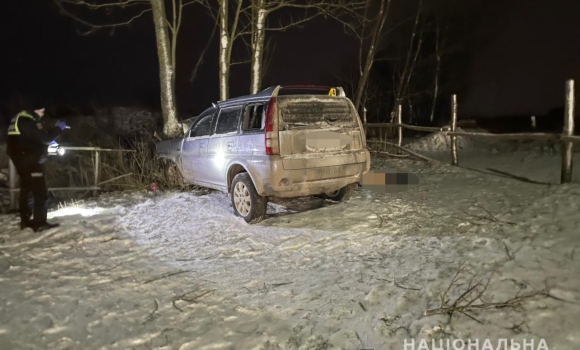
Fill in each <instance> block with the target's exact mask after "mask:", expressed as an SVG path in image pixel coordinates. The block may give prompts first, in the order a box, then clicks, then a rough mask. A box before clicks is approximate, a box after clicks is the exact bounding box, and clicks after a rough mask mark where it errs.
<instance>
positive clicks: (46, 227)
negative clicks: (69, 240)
mask: <svg viewBox="0 0 580 350" xmlns="http://www.w3.org/2000/svg"><path fill="white" fill-rule="evenodd" d="M58 226H60V224H49V223H48V222H43V223H41V224H36V225H33V230H34V232H42V231H46V230H50V229H51V228H55V227H58Z"/></svg>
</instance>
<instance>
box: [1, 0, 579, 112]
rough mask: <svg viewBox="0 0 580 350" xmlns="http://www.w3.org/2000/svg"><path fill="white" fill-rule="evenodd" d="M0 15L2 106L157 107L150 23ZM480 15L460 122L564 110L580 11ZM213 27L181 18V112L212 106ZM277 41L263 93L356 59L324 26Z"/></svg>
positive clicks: (321, 79) (549, 5)
mask: <svg viewBox="0 0 580 350" xmlns="http://www.w3.org/2000/svg"><path fill="white" fill-rule="evenodd" d="M474 2H477V0H474ZM0 6H1V7H2V8H1V11H0V12H1V14H0V16H1V17H2V18H1V19H0V26H1V34H2V47H3V48H4V50H2V51H3V53H2V61H3V63H2V64H1V65H0V69H1V70H2V72H1V74H0V76H1V77H2V79H1V83H0V101H2V102H5V101H7V100H8V99H9V98H10V97H11V96H13V95H14V94H15V93H22V94H28V93H34V94H42V95H43V96H45V97H48V98H51V99H52V100H54V101H57V102H68V103H79V104H83V103H86V102H88V101H95V102H97V103H99V104H103V105H137V104H139V105H147V106H151V107H158V105H159V92H158V72H157V56H156V55H157V54H156V49H155V38H154V35H153V24H152V21H151V17H150V15H149V16H147V15H146V16H144V17H143V18H142V19H140V20H138V21H136V22H135V23H134V24H132V25H131V27H127V28H119V29H117V30H116V31H115V33H114V35H110V33H109V32H108V31H102V32H100V33H98V34H96V35H90V36H79V35H78V34H77V31H76V30H77V28H79V25H78V24H77V23H75V22H73V20H71V19H70V18H67V17H65V16H61V15H59V14H58V11H57V9H56V7H55V6H54V5H53V3H52V0H3V1H2V4H1V5H0ZM479 8H480V10H481V11H480V12H481V13H480V15H481V19H480V20H479V21H478V22H477V25H478V26H479V28H477V32H479V33H484V35H485V36H486V38H487V39H486V40H482V44H481V45H472V48H471V50H472V52H470V56H471V59H470V62H469V65H468V74H467V75H466V76H465V83H466V85H465V86H466V87H465V90H464V91H457V93H458V94H459V99H460V104H461V109H460V112H461V114H462V116H463V117H468V116H498V115H502V116H503V115H529V114H542V113H545V112H546V111H548V110H549V109H551V108H557V107H561V106H562V105H563V100H564V83H565V80H566V79H569V78H576V79H579V84H580V39H579V38H580V2H579V1H577V0H509V1H506V0H502V1H499V0H481V1H480V5H479ZM478 11H479V10H478ZM213 25H214V24H213V23H212V20H211V18H210V17H209V16H207V15H205V14H204V13H203V10H196V9H191V10H188V12H187V13H186V20H185V21H184V25H183V27H182V29H181V32H182V34H181V37H180V42H179V45H180V48H179V53H178V57H177V59H178V67H177V69H178V71H177V74H178V104H179V108H180V109H181V110H183V111H188V112H193V113H198V112H200V111H201V110H202V109H204V108H205V107H207V106H208V104H210V103H211V102H213V101H216V100H218V99H219V95H218V85H217V84H218V79H217V78H218V64H217V57H218V52H217V51H218V44H217V35H216V36H215V37H214V40H213V42H212V45H211V46H210V48H209V51H208V53H207V55H206V56H205V59H204V64H203V66H202V67H201V69H200V71H199V73H198V76H197V78H196V79H195V80H194V81H193V82H190V81H189V78H190V75H191V69H192V68H193V66H194V64H195V62H196V61H197V58H198V57H199V54H200V53H201V51H202V49H203V47H204V46H205V45H206V42H207V40H208V39H209V35H210V33H211V31H212V29H213ZM274 35H275V36H274V38H275V41H276V50H275V51H274V53H273V56H272V63H271V67H270V69H269V70H268V73H267V76H266V78H265V81H264V87H266V86H268V85H275V84H278V83H279V84H301V83H308V84H321V85H329V84H333V83H335V81H330V80H333V79H332V77H333V76H335V75H341V73H342V72H341V69H344V67H345V66H348V65H349V64H351V62H352V60H353V59H354V58H355V57H356V55H357V44H356V40H355V39H354V38H352V37H348V36H345V35H343V34H342V28H341V27H340V25H338V24H337V23H335V22H333V21H330V20H329V21H324V20H319V21H314V22H311V23H309V24H307V25H305V26H304V27H303V28H294V29H291V30H288V31H287V32H284V33H276V34H274ZM248 91H249V65H240V66H236V67H234V68H233V70H232V75H231V92H230V93H231V95H232V96H237V95H243V94H247V92H248Z"/></svg>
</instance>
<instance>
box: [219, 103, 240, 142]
mask: <svg viewBox="0 0 580 350" xmlns="http://www.w3.org/2000/svg"><path fill="white" fill-rule="evenodd" d="M241 111H242V110H241V108H240V107H233V108H224V109H222V110H221V111H220V115H219V117H218V120H217V125H216V129H215V133H216V134H218V135H219V134H229V133H235V132H237V131H238V125H239V123H240V115H241Z"/></svg>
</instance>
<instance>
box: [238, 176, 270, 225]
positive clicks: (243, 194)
mask: <svg viewBox="0 0 580 350" xmlns="http://www.w3.org/2000/svg"><path fill="white" fill-rule="evenodd" d="M231 199H232V206H233V207H234V213H235V214H236V215H237V216H241V217H242V218H243V219H244V220H245V221H246V222H247V223H249V224H256V223H258V222H260V221H262V220H264V218H265V217H266V208H267V205H268V200H267V198H266V197H262V196H260V195H259V194H258V192H256V187H254V183H253V182H252V179H251V178H250V175H248V173H240V174H238V175H236V176H235V177H234V180H233V181H232V190H231Z"/></svg>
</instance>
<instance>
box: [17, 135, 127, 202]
mask: <svg viewBox="0 0 580 350" xmlns="http://www.w3.org/2000/svg"><path fill="white" fill-rule="evenodd" d="M63 149H64V150H65V152H66V151H90V152H93V154H94V157H93V173H94V185H93V186H87V187H50V188H48V191H49V192H51V191H93V192H94V194H95V195H96V194H97V192H98V191H100V190H101V187H100V186H99V185H101V184H103V183H104V182H99V179H100V165H101V152H135V151H134V150H124V149H111V148H101V147H74V146H73V147H63ZM8 163H9V174H8V178H9V180H8V181H9V188H8V191H9V192H10V210H12V209H16V193H17V192H19V191H20V188H16V180H17V178H18V174H17V172H16V167H15V166H14V163H12V160H9V162H8Z"/></svg>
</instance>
